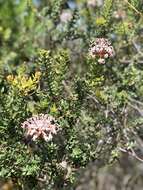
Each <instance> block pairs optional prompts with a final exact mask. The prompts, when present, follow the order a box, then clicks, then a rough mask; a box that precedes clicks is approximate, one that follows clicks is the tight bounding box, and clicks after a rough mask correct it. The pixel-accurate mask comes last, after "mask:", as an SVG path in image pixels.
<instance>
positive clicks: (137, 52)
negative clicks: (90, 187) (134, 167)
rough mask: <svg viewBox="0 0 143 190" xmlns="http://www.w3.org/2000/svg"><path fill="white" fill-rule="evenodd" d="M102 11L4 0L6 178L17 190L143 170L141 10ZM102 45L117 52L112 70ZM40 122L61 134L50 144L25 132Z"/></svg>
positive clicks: (121, 4) (0, 84) (0, 81)
mask: <svg viewBox="0 0 143 190" xmlns="http://www.w3.org/2000/svg"><path fill="white" fill-rule="evenodd" d="M98 3H99V1H98ZM98 3H97V1H96V0H93V1H92V2H91V1H90V0H88V1H85V0H81V1H78V0H77V1H76V2H74V1H64V0H60V1H56V0H49V1H45V0H43V1H29V0H27V1H24V0H22V1H15V0H14V1H11V0H7V1H4V0H1V1H0V21H1V22H0V46H1V52H0V57H1V58H0V71H1V72H0V148H1V152H0V178H1V182H4V183H5V185H6V184H11V188H13V189H26V190H28V189H31V190H32V189H34V190H35V189H37V190H39V189H43V190H44V189H47V190H48V189H49V190H51V189H53V190H56V189H58V190H60V189H61V190H64V189H67V190H70V189H71V190H72V189H76V185H77V184H78V182H77V181H78V179H79V173H80V171H81V169H82V168H86V167H87V165H88V164H89V163H90V162H95V163H97V165H98V167H99V168H100V167H101V166H104V165H106V166H107V164H112V163H113V162H114V161H115V160H117V159H119V158H120V155H121V152H124V153H127V154H129V155H131V156H133V157H134V158H135V159H137V160H139V161H142V159H141V157H140V154H139V153H138V152H139V150H141V144H142V143H141V142H142V131H143V130H142V123H143V121H142V115H143V108H142V106H143V103H142V101H143V98H142V95H143V93H142V90H143V82H142V81H143V67H142V51H143V46H142V41H143V32H142V31H143V28H142V24H143V13H142V12H141V11H142V10H141V6H143V3H142V1H140V0H138V1H137V0H131V1H118V0H117V1H113V0H105V1H104V2H102V1H101V2H100V4H98ZM67 10H68V14H69V15H70V16H69V17H68V18H67V17H66V16H67V14H63V13H65V12H66V11H67ZM66 13H67V12H66ZM61 14H63V15H65V18H64V19H65V20H62V18H61ZM63 15H62V16H63ZM95 38H108V39H109V40H110V41H111V45H112V46H113V47H114V50H115V56H114V57H112V58H109V59H107V61H106V62H105V64H100V63H99V62H98V60H97V59H96V58H93V57H91V56H90V54H89V51H90V50H89V47H90V42H91V41H92V40H94V39H95ZM100 56H101V55H100ZM41 113H43V114H49V115H52V116H53V117H54V118H56V120H57V122H58V125H59V126H60V128H61V130H60V131H59V133H58V134H57V135H56V136H54V137H53V140H52V141H48V142H45V141H44V140H43V139H39V140H36V141H32V139H31V138H30V137H27V136H26V134H25V133H24V131H23V129H22V127H21V124H22V123H23V122H24V121H25V120H26V119H27V118H30V117H31V116H33V115H36V114H37V115H38V114H41ZM141 151H142V150H141ZM87 168H88V167H87ZM77 190H78V187H77Z"/></svg>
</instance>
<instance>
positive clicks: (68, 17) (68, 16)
mask: <svg viewBox="0 0 143 190" xmlns="http://www.w3.org/2000/svg"><path fill="white" fill-rule="evenodd" d="M71 19H72V13H71V11H69V10H66V9H65V10H63V11H62V13H61V15H60V20H61V22H64V23H67V22H68V21H70V20H71Z"/></svg>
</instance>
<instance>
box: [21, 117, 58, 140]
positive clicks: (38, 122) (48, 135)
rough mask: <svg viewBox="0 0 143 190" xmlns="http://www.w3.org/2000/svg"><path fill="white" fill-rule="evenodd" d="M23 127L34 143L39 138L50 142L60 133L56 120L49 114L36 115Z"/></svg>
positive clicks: (23, 124)
mask: <svg viewBox="0 0 143 190" xmlns="http://www.w3.org/2000/svg"><path fill="white" fill-rule="evenodd" d="M21 127H22V128H23V129H25V130H26V135H27V136H31V137H32V140H33V141H35V140H37V139H38V138H43V139H44V140H45V141H50V140H52V139H53V135H56V134H57V132H58V131H59V126H58V124H57V123H56V121H55V118H53V117H52V116H49V115H48V114H40V115H35V116H33V117H31V118H29V119H27V120H26V121H25V122H24V123H22V126H21Z"/></svg>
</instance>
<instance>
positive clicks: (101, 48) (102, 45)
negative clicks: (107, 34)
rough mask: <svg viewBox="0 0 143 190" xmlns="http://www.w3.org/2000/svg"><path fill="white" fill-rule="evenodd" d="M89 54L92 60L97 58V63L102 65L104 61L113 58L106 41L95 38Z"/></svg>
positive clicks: (110, 47) (111, 47)
mask: <svg viewBox="0 0 143 190" xmlns="http://www.w3.org/2000/svg"><path fill="white" fill-rule="evenodd" d="M89 54H90V56H91V57H93V58H95V57H97V58H98V62H99V63H101V64H104V63H105V59H107V58H110V57H113V56H114V55H115V52H114V48H113V46H112V45H111V43H110V41H109V40H108V39H106V38H96V40H95V41H94V42H92V43H91V46H90V49H89Z"/></svg>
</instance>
